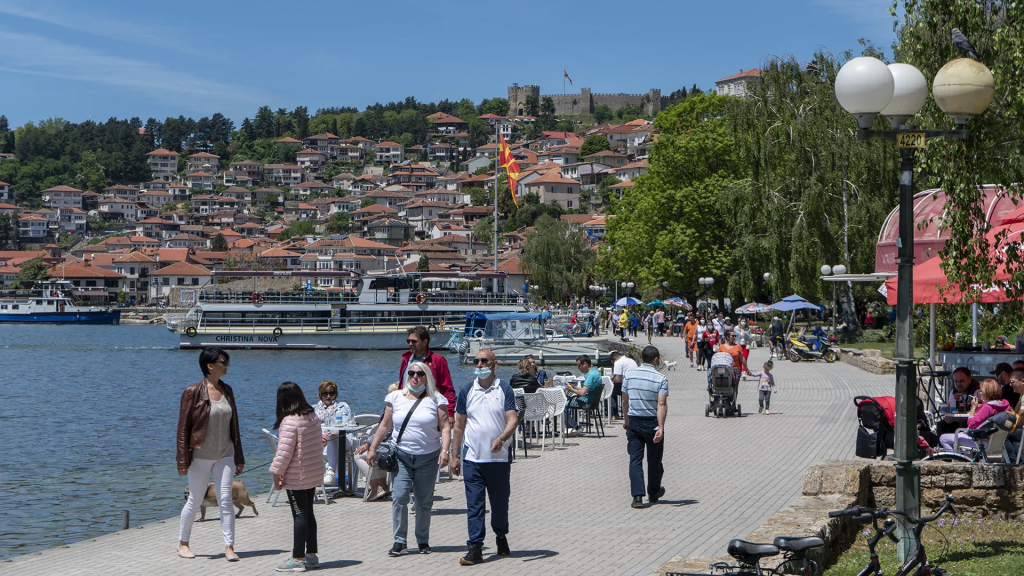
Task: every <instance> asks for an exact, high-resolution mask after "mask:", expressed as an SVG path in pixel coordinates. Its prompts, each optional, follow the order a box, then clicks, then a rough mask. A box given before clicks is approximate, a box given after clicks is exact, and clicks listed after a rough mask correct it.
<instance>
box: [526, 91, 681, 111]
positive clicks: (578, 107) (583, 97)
mask: <svg viewBox="0 0 1024 576" xmlns="http://www.w3.org/2000/svg"><path fill="white" fill-rule="evenodd" d="M528 96H536V97H537V101H538V104H539V103H540V101H541V100H542V99H544V98H549V97H550V98H551V99H552V100H554V102H555V114H593V113H594V109H595V108H597V107H598V106H601V105H602V104H603V105H605V106H608V107H609V108H611V109H612V110H613V111H614V110H618V109H619V108H625V107H626V106H636V107H638V108H643V111H644V115H646V116H654V115H655V114H657V113H658V112H661V111H662V110H664V109H665V107H666V106H668V96H662V95H661V90H660V89H657V88H652V89H650V90H648V91H647V93H646V94H594V93H592V92H591V91H590V88H582V89H580V92H579V94H566V95H564V96H563V95H562V94H546V95H544V96H541V93H540V86H537V85H534V84H527V85H526V86H520V85H518V84H513V85H511V86H509V88H508V115H509V116H525V115H526V98H527V97H528Z"/></svg>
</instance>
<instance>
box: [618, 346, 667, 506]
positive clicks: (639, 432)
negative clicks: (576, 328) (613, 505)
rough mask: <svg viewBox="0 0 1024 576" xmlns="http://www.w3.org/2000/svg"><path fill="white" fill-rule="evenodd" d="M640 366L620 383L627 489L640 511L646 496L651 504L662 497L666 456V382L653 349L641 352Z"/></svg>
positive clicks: (656, 350)
mask: <svg viewBox="0 0 1024 576" xmlns="http://www.w3.org/2000/svg"><path fill="white" fill-rule="evenodd" d="M640 359H641V361H642V362H643V364H641V366H640V367H639V368H633V369H632V370H630V371H629V372H628V373H626V376H625V377H624V378H623V380H622V411H623V413H624V414H626V419H625V420H624V421H623V422H622V428H623V429H625V430H626V442H627V444H626V447H627V448H626V449H627V451H628V452H629V486H630V492H631V493H632V495H633V503H632V504H631V506H632V507H633V508H643V507H644V502H643V496H644V493H645V492H646V494H647V498H648V500H649V501H650V503H651V504H655V503H657V502H658V499H659V498H661V497H662V496H664V495H665V487H664V486H662V485H661V477H662V475H664V473H665V467H664V466H662V465H661V457H662V455H663V454H664V452H665V444H664V442H662V440H663V439H664V433H665V416H666V415H668V378H667V377H666V376H665V375H664V374H662V373H660V372H658V364H659V363H660V362H661V354H660V353H659V352H658V349H657V348H655V347H654V346H648V347H646V348H644V351H643V352H642V353H641V354H640ZM644 451H646V452H647V467H648V470H647V474H648V478H647V485H646V486H645V485H644V463H643V462H644Z"/></svg>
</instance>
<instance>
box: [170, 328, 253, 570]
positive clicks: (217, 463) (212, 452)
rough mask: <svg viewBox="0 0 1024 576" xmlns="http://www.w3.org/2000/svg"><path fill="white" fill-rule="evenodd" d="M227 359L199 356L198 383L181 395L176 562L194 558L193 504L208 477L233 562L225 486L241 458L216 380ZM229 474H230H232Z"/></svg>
mask: <svg viewBox="0 0 1024 576" xmlns="http://www.w3.org/2000/svg"><path fill="white" fill-rule="evenodd" d="M229 362H230V358H229V357H228V354H227V352H225V351H223V350H221V349H220V348H207V349H205V350H203V351H202V352H201V353H200V354H199V367H200V368H201V369H202V371H203V376H204V377H203V379H202V380H200V381H199V382H196V383H195V384H193V385H191V386H189V387H188V388H185V390H184V391H183V392H182V393H181V411H180V412H179V414H178V454H177V460H178V475H179V476H185V475H188V489H189V494H188V500H187V501H186V502H185V507H184V508H182V510H181V527H180V530H179V536H178V556H181V557H182V558H195V557H196V556H195V554H193V553H192V549H191V548H189V545H188V539H189V536H190V535H191V533H192V523H193V522H194V521H195V517H196V510H197V508H198V506H199V503H200V502H202V501H203V498H205V497H206V483H207V482H208V481H209V480H210V475H211V473H212V474H213V481H214V484H215V491H216V494H217V503H218V507H219V508H220V529H221V532H222V533H223V535H224V557H225V558H227V560H228V561H229V562H236V561H237V560H238V555H237V554H235V509H234V506H233V505H232V504H231V484H232V482H233V479H234V475H235V474H241V473H242V467H243V465H244V464H245V458H244V457H243V455H242V440H241V436H240V435H239V433H238V410H237V409H236V408H235V394H234V392H233V391H232V390H231V386H228V385H227V384H226V383H225V382H222V381H221V378H223V377H224V375H225V374H227V371H228V364H229ZM232 472H234V474H232Z"/></svg>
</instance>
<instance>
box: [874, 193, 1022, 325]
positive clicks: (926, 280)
mask: <svg viewBox="0 0 1024 576" xmlns="http://www.w3.org/2000/svg"><path fill="white" fill-rule="evenodd" d="M1015 212H1017V211H1015ZM1003 230H1006V231H1007V235H1006V238H1004V239H1003V241H1002V243H1001V244H1000V245H999V246H995V245H993V246H992V250H993V252H992V255H991V260H992V264H993V266H995V268H996V273H995V275H994V276H993V278H992V281H993V284H992V285H991V286H988V287H985V288H983V289H982V291H981V297H980V298H979V299H978V303H980V304H995V303H999V302H1009V301H1010V298H1009V297H1008V296H1007V295H1006V291H1005V285H1006V283H1007V282H1009V280H1010V274H1009V273H1008V272H1007V271H1006V265H1005V264H1003V262H1005V260H1006V258H1005V256H1004V255H1003V253H1002V245H1003V244H1006V243H1007V242H1020V241H1021V236H1022V235H1024V223H1020V222H1018V223H1014V224H1009V225H1005V226H996V227H995V228H993V229H992V230H990V231H989V233H988V234H986V236H987V237H988V239H989V241H990V242H993V244H994V243H995V238H996V235H998V234H999V233H1000V232H1002V231H1003ZM941 263H942V258H940V257H939V256H936V257H934V258H931V259H929V260H926V261H925V262H922V263H921V264H918V265H917V266H914V303H915V304H945V303H947V302H959V301H960V299H961V297H962V296H963V292H961V291H960V290H957V289H954V288H947V289H946V290H945V291H944V292H942V293H940V292H939V288H940V287H944V286H947V285H948V284H949V279H948V278H946V273H945V272H943V271H942V267H941ZM896 285H897V279H896V278H895V277H893V278H890V279H888V280H886V281H885V289H886V300H887V301H888V302H889V304H890V305H895V304H896Z"/></svg>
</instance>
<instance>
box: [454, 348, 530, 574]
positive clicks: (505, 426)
mask: <svg viewBox="0 0 1024 576" xmlns="http://www.w3.org/2000/svg"><path fill="white" fill-rule="evenodd" d="M475 364H476V379H475V380H473V382H472V383H471V384H468V385H466V386H464V387H463V388H462V389H461V390H459V393H458V394H457V395H456V398H455V438H454V441H453V444H452V447H453V450H452V452H453V455H452V471H453V472H454V473H455V474H456V475H457V474H459V473H460V471H461V468H462V462H463V461H465V463H466V474H465V476H464V478H463V485H464V486H465V487H466V509H467V514H466V516H467V521H468V523H469V541H468V544H469V552H467V553H466V556H465V557H464V558H462V559H460V560H459V563H460V564H462V565H463V566H472V565H473V564H479V563H480V562H483V561H484V559H483V555H482V549H483V545H484V536H486V535H487V530H486V528H484V515H485V514H486V511H487V507H486V499H487V498H489V499H490V501H491V529H492V530H494V533H495V535H496V544H497V546H496V547H497V553H498V556H508V555H510V554H511V553H512V552H511V550H510V549H509V547H508V540H507V539H506V538H505V535H506V534H508V500H509V493H510V492H511V489H510V485H511V481H510V479H511V473H512V452H511V450H510V444H509V441H510V440H511V439H512V434H513V433H514V432H515V429H516V424H517V423H518V419H517V415H516V400H515V392H513V391H512V387H511V386H509V385H508V384H507V383H505V382H502V381H500V380H499V379H498V378H496V377H495V376H494V370H495V368H497V366H498V360H497V358H495V356H494V352H491V351H490V350H486V349H485V350H481V351H479V352H477V353H476V360H475Z"/></svg>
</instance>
